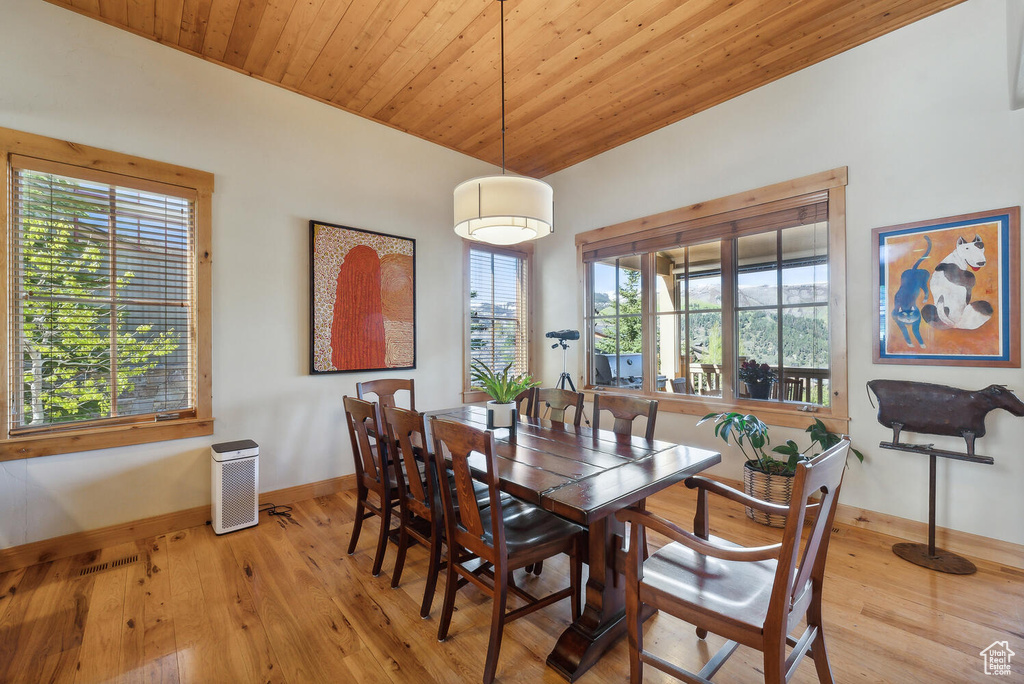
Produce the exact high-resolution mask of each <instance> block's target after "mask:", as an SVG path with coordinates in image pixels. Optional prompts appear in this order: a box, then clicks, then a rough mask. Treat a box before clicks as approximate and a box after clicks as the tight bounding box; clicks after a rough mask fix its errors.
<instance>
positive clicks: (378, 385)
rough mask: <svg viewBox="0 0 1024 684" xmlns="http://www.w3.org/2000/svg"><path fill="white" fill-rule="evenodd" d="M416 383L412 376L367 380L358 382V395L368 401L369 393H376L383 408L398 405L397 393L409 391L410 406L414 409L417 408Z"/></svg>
mask: <svg viewBox="0 0 1024 684" xmlns="http://www.w3.org/2000/svg"><path fill="white" fill-rule="evenodd" d="M415 385H416V383H415V382H414V381H413V379H412V378H409V379H408V380H402V379H396V378H382V379H380V380H367V381H366V382H357V383H356V396H357V397H359V398H360V399H362V400H364V401H366V400H367V397H366V395H367V394H376V395H377V403H379V404H380V407H381V410H383V409H385V408H387V407H388V406H397V405H398V403H397V402H396V400H395V395H397V394H398V393H399V392H402V391H407V392H408V393H409V408H410V409H411V410H413V411H415V410H416V386H415Z"/></svg>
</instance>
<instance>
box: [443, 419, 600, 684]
mask: <svg viewBox="0 0 1024 684" xmlns="http://www.w3.org/2000/svg"><path fill="white" fill-rule="evenodd" d="M430 431H431V434H432V435H433V439H434V454H435V458H434V465H435V467H437V468H438V469H439V470H438V473H439V475H440V466H441V464H443V463H445V462H446V461H448V460H449V459H450V461H451V463H450V465H451V468H452V471H453V472H454V477H455V487H454V488H449V487H441V488H440V489H441V501H442V503H443V506H444V521H445V533H446V536H447V539H448V568H447V582H446V584H445V592H444V609H443V610H442V613H441V620H440V623H439V624H438V629H437V638H438V639H439V640H441V641H444V640H445V639H446V638H447V636H448V630H449V627H450V626H451V619H452V612H453V610H454V609H455V594H456V591H457V590H458V587H459V586H460V585H462V584H465V583H466V582H471V583H473V584H474V585H476V586H477V587H478V588H480V589H481V590H482V591H484V592H485V593H487V594H489V595H490V596H491V598H492V600H493V608H492V614H491V631H490V641H489V642H488V645H487V658H486V661H485V663H484V674H483V681H484V684H490V682H492V681H493V680H494V674H495V672H496V670H497V665H498V653H499V651H500V650H501V637H502V634H503V632H504V628H505V623H506V622H511V621H512V620H515V619H518V618H520V617H523V616H524V615H529V614H530V613H532V612H534V611H536V610H539V609H540V608H544V607H546V606H549V605H551V604H553V603H555V602H557V601H560V600H562V599H564V598H566V597H569V599H570V605H571V611H572V619H573V620H575V619H577V618H578V617H579V614H580V584H581V578H582V573H583V567H582V565H583V564H582V561H583V555H584V549H583V535H584V529H583V528H582V527H580V526H579V525H576V524H575V523H572V522H569V521H568V520H565V519H564V518H560V517H558V516H557V515H554V514H553V513H549V512H547V511H545V510H543V509H542V508H540V507H538V506H534V505H532V504H529V503H526V502H524V501H520V500H518V499H515V498H510V499H507V500H502V498H501V496H500V492H499V490H498V474H497V473H498V462H497V461H498V457H497V453H496V452H495V448H494V435H493V433H491V432H487V431H484V430H477V429H476V428H473V427H470V426H468V425H463V424H461V423H456V422H453V421H449V420H442V419H439V418H434V419H432V420H431V422H430ZM474 453H476V454H479V455H480V456H482V460H476V459H474V466H475V467H476V470H477V476H478V477H479V478H480V479H481V481H482V482H484V483H485V484H486V485H487V488H488V492H489V502H490V506H488V507H487V508H481V507H480V506H479V505H478V504H477V502H476V499H475V497H474V496H473V495H472V494H471V493H470V492H472V491H473V490H472V481H473V473H472V472H471V471H470V464H469V459H470V455H471V454H474ZM456 500H457V501H458V504H459V505H458V509H456V508H455V502H456ZM559 553H566V554H568V555H569V559H570V563H569V586H568V587H566V588H565V589H562V590H560V591H556V592H554V593H552V594H549V595H548V596H545V597H543V598H539V599H538V598H536V597H534V596H532V595H530V594H529V593H527V592H526V591H525V590H523V589H522V588H520V587H519V586H517V585H516V583H515V581H514V580H513V578H512V571H513V570H516V569H518V568H522V567H525V566H527V565H530V564H532V563H536V562H538V561H541V560H544V559H545V558H550V557H552V556H555V555H557V554H559ZM477 558H479V559H480V560H482V561H484V563H485V564H484V565H483V566H481V567H477V568H474V569H471V568H470V567H467V565H466V563H467V562H469V561H471V560H474V559H477ZM485 578H486V580H485ZM487 580H489V582H488V581H487ZM508 594H513V595H514V596H517V597H519V598H520V599H522V600H524V601H525V602H526V604H525V605H523V606H521V607H519V608H516V609H514V610H511V611H509V612H507V613H506V610H505V609H506V604H507V602H508Z"/></svg>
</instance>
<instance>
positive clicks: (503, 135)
mask: <svg viewBox="0 0 1024 684" xmlns="http://www.w3.org/2000/svg"><path fill="white" fill-rule="evenodd" d="M498 4H499V5H501V175H502V176H504V175H505V0H498Z"/></svg>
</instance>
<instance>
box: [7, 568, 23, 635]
mask: <svg viewBox="0 0 1024 684" xmlns="http://www.w3.org/2000/svg"><path fill="white" fill-rule="evenodd" d="M27 570H28V568H18V569H16V570H8V571H7V572H3V573H0V625H2V624H3V619H4V615H5V614H6V613H7V609H8V608H10V607H11V604H12V603H13V602H14V597H15V596H16V595H17V593H18V585H20V584H21V580H22V579H23V578H24V577H25V572H26V571H27Z"/></svg>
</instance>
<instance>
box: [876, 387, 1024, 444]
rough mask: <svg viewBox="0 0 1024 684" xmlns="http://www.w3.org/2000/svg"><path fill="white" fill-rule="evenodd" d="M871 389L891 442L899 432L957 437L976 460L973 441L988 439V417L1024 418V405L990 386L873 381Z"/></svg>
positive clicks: (1005, 390)
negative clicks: (997, 413) (997, 412)
mask: <svg viewBox="0 0 1024 684" xmlns="http://www.w3.org/2000/svg"><path fill="white" fill-rule="evenodd" d="M868 388H869V389H870V390H871V391H872V392H874V393H875V396H876V397H877V398H878V422H879V423H881V424H882V425H884V426H885V427H888V428H892V441H893V443H894V444H895V443H898V442H899V441H900V431H901V430H907V431H909V432H922V433H925V434H929V435H949V436H952V437H955V436H957V435H959V436H961V437H963V438H964V440H965V441H966V442H967V455H968V456H974V440H975V438H977V437H984V436H985V416H986V415H988V412H989V411H991V410H993V409H997V408H1001V409H1005V410H1007V411H1009V412H1010V413H1012V414H1013V415H1015V416H1024V402H1022V401H1021V400H1020V399H1019V398H1017V395H1015V394H1014V393H1013V392H1011V391H1010V390H1008V389H1006V387H1005V386H1004V385H989V386H988V387H986V388H985V389H982V390H977V391H974V392H972V391H970V390H964V389H959V388H957V387H949V386H947V385H933V384H931V383H928V382H910V381H907V380H872V381H870V382H869V383H868Z"/></svg>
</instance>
